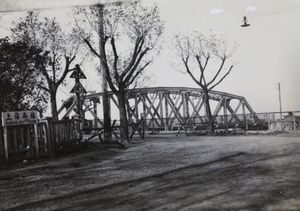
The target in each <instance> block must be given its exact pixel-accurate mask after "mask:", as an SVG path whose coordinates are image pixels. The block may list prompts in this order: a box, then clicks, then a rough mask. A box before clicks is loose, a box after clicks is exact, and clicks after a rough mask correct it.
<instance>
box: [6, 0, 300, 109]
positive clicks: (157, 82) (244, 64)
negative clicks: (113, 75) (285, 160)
mask: <svg viewBox="0 0 300 211" xmlns="http://www.w3.org/2000/svg"><path fill="white" fill-rule="evenodd" d="M154 1H155V2H156V3H157V5H158V6H159V9H160V12H161V17H162V19H163V20H164V21H165V23H166V25H165V34H164V38H163V40H162V46H163V47H162V52H161V54H160V55H159V56H158V57H157V58H156V59H155V61H154V62H153V64H152V65H151V66H150V67H149V68H148V69H147V73H148V74H150V75H151V76H152V79H151V82H150V83H149V84H148V86H151V87H156V86H172V87H176V86H177V87H197V85H196V84H195V83H194V82H193V81H192V79H191V78H190V77H189V76H188V75H187V74H183V73H182V72H180V71H178V69H180V67H179V66H178V68H176V69H174V61H175V63H176V62H177V60H175V57H174V55H173V54H172V52H171V51H170V50H169V48H168V46H169V41H170V38H171V37H172V35H173V34H175V33H177V32H179V31H180V32H188V31H193V30H197V31H199V32H205V33H213V34H217V35H219V36H221V37H223V38H226V39H227V40H229V41H232V40H234V41H236V42H237V43H238V48H237V49H236V51H235V54H234V55H233V58H232V59H233V61H232V64H233V65H234V67H233V70H232V72H231V73H230V75H229V76H228V77H227V78H226V79H225V80H224V81H223V82H222V83H221V84H219V85H218V86H217V87H216V88H215V90H217V91H222V92H228V93H232V94H235V95H240V96H244V97H245V98H246V99H247V101H248V102H249V104H250V105H251V107H252V108H253V109H254V111H255V112H257V113H260V112H277V111H279V90H278V83H280V87H281V89H280V93H281V102H282V110H283V111H300V94H299V92H298V90H300V83H299V79H300V59H299V58H298V55H300V22H299V21H300V0H263V1H262V0H185V1H182V0H144V1H143V3H144V4H152V3H153V2H154ZM20 2H23V3H20ZM29 2H30V1H28V0H26V1H23V0H19V1H17V0H13V1H8V0H2V1H1V7H0V8H2V9H1V10H0V12H1V13H0V15H1V16H0V37H1V38H2V37H5V36H6V35H9V33H10V31H9V28H10V26H11V25H10V24H11V22H12V21H16V20H17V18H18V17H19V16H20V15H22V14H24V13H23V12H22V11H26V10H28V9H32V8H34V9H35V8H37V9H46V10H43V11H44V12H48V13H49V14H50V13H51V14H52V15H55V16H57V18H59V17H61V18H63V17H64V14H65V12H64V11H65V8H66V7H67V6H74V5H78V4H79V5H83V4H87V3H89V2H90V3H95V2H101V3H102V2H104V3H107V2H110V1H105V0H103V1H101V0H98V1H97V0H87V1H80V0H73V1H69V0H65V1H57V0H55V1H47V0H42V1H34V0H33V1H31V2H34V4H32V3H29ZM61 2H63V3H61ZM83 2H84V3H83ZM18 3H20V4H18ZM48 8H51V10H47V9H48ZM53 8H54V9H53ZM244 16H246V17H247V19H248V23H249V24H250V26H249V27H240V26H241V25H242V24H243V17H244ZM172 64H173V65H172ZM182 70H184V69H182ZM93 74H95V73H94V72H90V73H87V77H88V78H95V77H93ZM83 85H84V86H86V87H87V89H88V90H92V89H93V88H95V87H100V86H99V83H98V82H97V81H91V80H87V81H86V82H84V83H83ZM96 90H97V89H96ZM97 91H98V90H97ZM67 95H68V92H67V91H66V90H61V98H62V99H64V98H66V97H67Z"/></svg>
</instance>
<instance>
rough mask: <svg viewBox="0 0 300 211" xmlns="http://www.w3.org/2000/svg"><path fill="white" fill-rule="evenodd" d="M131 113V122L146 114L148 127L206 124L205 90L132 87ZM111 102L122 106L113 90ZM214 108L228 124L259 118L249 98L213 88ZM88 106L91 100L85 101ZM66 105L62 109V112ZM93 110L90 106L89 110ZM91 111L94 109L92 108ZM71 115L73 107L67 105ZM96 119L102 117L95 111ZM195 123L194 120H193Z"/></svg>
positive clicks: (90, 96)
mask: <svg viewBox="0 0 300 211" xmlns="http://www.w3.org/2000/svg"><path fill="white" fill-rule="evenodd" d="M126 95H127V96H126V98H127V115H128V120H129V122H130V123H133V122H138V120H139V119H140V118H141V114H143V117H144V119H147V125H146V127H159V128H165V130H168V129H169V128H170V127H172V125H174V124H182V123H183V122H185V121H186V120H187V119H189V121H192V122H194V123H199V124H202V123H205V122H207V117H206V114H205V109H204V108H205V105H204V103H203V90H202V89H199V88H188V87H152V88H139V89H130V90H127V93H126ZM102 96H103V93H95V94H88V95H86V96H85V102H91V101H93V102H94V103H95V104H96V103H97V102H96V101H95V99H100V101H102ZM108 96H109V98H110V102H112V103H111V104H113V105H115V106H116V108H118V107H119V105H118V101H117V98H116V96H115V95H114V94H113V93H112V92H111V91H109V92H108ZM209 98H210V104H211V111H212V114H213V116H214V118H215V121H216V122H218V121H222V122H227V123H232V122H233V123H234V122H242V121H245V120H246V114H247V115H249V114H250V116H251V117H252V118H253V120H256V121H257V120H259V119H258V117H257V115H256V114H255V112H254V111H253V109H252V108H251V106H250V104H249V103H248V102H247V100H246V99H245V98H244V97H242V96H238V95H233V94H230V93H225V92H218V91H211V92H210V93H209ZM84 106H85V107H87V103H84ZM62 110H63V107H62V108H61V109H60V112H62ZM86 110H89V109H86ZM90 110H91V109H90ZM66 111H67V113H66V114H65V115H64V116H66V115H69V113H70V108H69V109H67V108H66ZM91 114H92V115H93V116H94V118H95V119H98V120H99V119H100V118H99V117H98V116H96V115H95V112H93V111H91ZM192 122H191V123H192Z"/></svg>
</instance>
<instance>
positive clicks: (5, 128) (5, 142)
mask: <svg viewBox="0 0 300 211" xmlns="http://www.w3.org/2000/svg"><path fill="white" fill-rule="evenodd" d="M3 135H4V150H5V160H6V162H7V163H8V162H9V160H8V143H7V126H4V128H3Z"/></svg>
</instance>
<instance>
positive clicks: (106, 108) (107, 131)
mask: <svg viewBox="0 0 300 211" xmlns="http://www.w3.org/2000/svg"><path fill="white" fill-rule="evenodd" d="M103 7H104V6H103V5H101V4H98V18H99V55H100V57H101V58H103V57H104V56H105V47H104V46H105V34H104V17H103V16H104V13H103ZM100 69H101V72H102V92H103V96H102V105H103V118H104V133H103V137H104V141H110V140H111V117H110V101H109V97H108V91H107V80H106V77H107V76H106V67H105V62H104V60H102V59H100Z"/></svg>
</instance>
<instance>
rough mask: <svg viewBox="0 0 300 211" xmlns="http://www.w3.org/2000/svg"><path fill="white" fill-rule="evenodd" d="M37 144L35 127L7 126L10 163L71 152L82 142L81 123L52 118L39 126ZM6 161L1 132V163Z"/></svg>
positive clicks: (43, 121)
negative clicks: (70, 150)
mask: <svg viewBox="0 0 300 211" xmlns="http://www.w3.org/2000/svg"><path fill="white" fill-rule="evenodd" d="M36 134H37V138H38V139H37V140H38V141H37V142H35V132H34V125H17V126H7V152H6V153H7V155H8V158H9V160H8V161H20V160H28V159H31V158H36V157H40V158H41V157H45V156H53V155H54V154H55V153H57V152H59V151H61V150H69V149H70V148H72V146H73V145H77V144H78V143H79V142H80V141H81V134H80V121H79V120H76V119H70V120H60V121H54V120H52V119H51V118H48V119H46V120H42V121H41V122H39V123H38V124H37V133H36ZM4 161H5V147H4V137H3V131H2V130H0V163H1V162H4Z"/></svg>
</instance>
